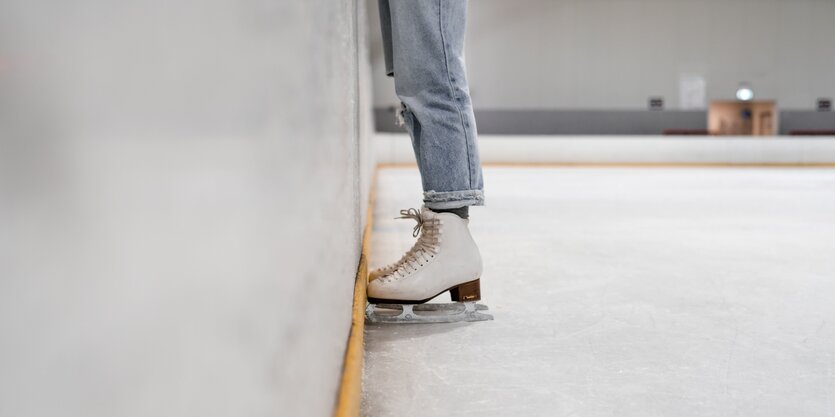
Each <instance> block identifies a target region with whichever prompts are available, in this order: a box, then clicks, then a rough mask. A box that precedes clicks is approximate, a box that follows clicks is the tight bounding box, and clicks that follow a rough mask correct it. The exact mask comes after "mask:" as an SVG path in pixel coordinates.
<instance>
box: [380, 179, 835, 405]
mask: <svg viewBox="0 0 835 417" xmlns="http://www.w3.org/2000/svg"><path fill="white" fill-rule="evenodd" d="M485 184H486V201H487V206H486V207H484V208H473V209H472V210H471V217H472V222H471V229H472V232H473V235H474V237H475V238H476V240H477V242H478V243H479V245H480V248H481V250H482V255H483V258H484V262H485V265H484V267H485V273H484V276H483V278H482V293H483V297H484V298H483V302H484V303H485V304H488V305H489V306H490V309H491V312H492V313H493V314H494V315H495V320H494V321H491V322H479V323H463V324H462V323H459V324H451V325H450V324H432V325H368V326H367V330H366V357H365V363H366V368H365V384H364V403H363V413H364V414H365V415H366V416H375V417H384V416H398V417H408V416H421V417H425V416H482V417H486V416H570V415H577V416H617V417H628V416H636V417H637V416H640V417H646V416H674V417H688V416H723V417H724V416H756V417H768V416H774V417H785V416H835V169H823V168H807V169H804V168H770V169H769V168H487V169H485ZM419 205H420V178H419V176H418V173H417V171H416V170H415V169H403V168H395V169H384V170H382V171H381V172H380V176H379V190H378V201H377V205H376V209H375V214H374V221H375V224H374V237H373V245H372V246H373V247H372V251H373V252H372V256H371V262H372V266H377V265H381V264H384V263H388V262H391V261H393V260H396V259H397V258H398V257H399V256H400V255H401V254H402V252H404V251H405V250H406V249H408V247H409V246H410V245H411V243H412V238H411V234H410V232H411V228H412V226H413V225H412V224H409V222H408V221H403V220H400V221H395V220H393V217H396V216H397V213H398V210H399V209H401V208H407V207H416V206H419ZM448 297H449V296H448V295H442V296H440V297H439V299H440V300H441V301H443V302H447V301H448V300H449V298H448Z"/></svg>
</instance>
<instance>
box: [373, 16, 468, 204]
mask: <svg viewBox="0 0 835 417" xmlns="http://www.w3.org/2000/svg"><path fill="white" fill-rule="evenodd" d="M379 6H380V21H381V22H380V23H381V27H382V29H383V47H384V52H385V57H386V72H387V74H388V75H389V76H393V77H394V86H395V91H396V92H397V96H398V98H400V101H401V103H402V108H401V112H400V115H401V116H402V119H403V122H404V124H405V126H406V130H408V131H409V135H410V136H411V137H412V147H413V148H414V150H415V157H416V159H417V164H418V169H419V170H420V174H421V178H422V181H423V191H424V193H423V201H424V204H425V205H426V206H427V207H429V208H430V209H452V208H459V207H465V206H480V205H483V204H484V191H483V190H484V183H483V179H482V173H481V162H480V160H479V155H478V145H477V143H476V136H477V133H476V123H475V117H474V116H473V105H472V101H471V100H470V89H469V87H468V86H467V74H466V69H465V64H464V31H465V26H466V17H467V0H379Z"/></svg>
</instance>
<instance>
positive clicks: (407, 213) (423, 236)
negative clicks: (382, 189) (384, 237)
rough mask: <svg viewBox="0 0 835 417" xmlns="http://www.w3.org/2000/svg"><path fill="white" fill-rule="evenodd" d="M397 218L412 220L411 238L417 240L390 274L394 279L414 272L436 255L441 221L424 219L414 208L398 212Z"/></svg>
mask: <svg viewBox="0 0 835 417" xmlns="http://www.w3.org/2000/svg"><path fill="white" fill-rule="evenodd" d="M397 218H398V219H412V220H414V221H416V222H417V224H416V225H415V228H414V229H413V230H412V236H413V237H416V238H418V240H417V242H415V245H414V246H413V247H412V249H410V250H409V251H408V252H406V254H405V255H404V256H403V258H402V259H401V260H400V262H399V265H397V269H395V270H394V271H393V272H392V274H391V275H392V276H395V277H403V276H405V275H406V274H407V273H409V272H414V271H416V270H417V269H418V268H420V267H422V266H423V265H424V264H425V263H427V262H429V260H430V259H432V258H434V257H435V255H437V254H438V244H439V243H440V227H439V226H440V224H441V220H440V219H437V218H433V219H424V218H423V216H421V213H420V211H419V210H418V209H415V208H410V209H408V210H400V217H397Z"/></svg>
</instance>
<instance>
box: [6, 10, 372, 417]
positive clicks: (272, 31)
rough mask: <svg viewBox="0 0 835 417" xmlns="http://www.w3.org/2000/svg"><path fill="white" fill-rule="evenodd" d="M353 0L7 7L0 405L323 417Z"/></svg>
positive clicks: (355, 116) (328, 407) (50, 410)
mask: <svg viewBox="0 0 835 417" xmlns="http://www.w3.org/2000/svg"><path fill="white" fill-rule="evenodd" d="M364 5H365V3H364V2H363V1H359V2H355V1H353V0H339V1H334V0H307V1H303V2H285V1H265V0H209V1H205V0H200V1H197V0H182V1H174V2H171V1H163V0H124V1H118V2H101V1H94V0H80V1H74V2H64V1H57V0H4V1H2V2H0V416H10V417H11V416H15V417H27V416H79V417H93V416H102V417H105V416H106V417H113V416H142V417H147V416H200V417H207V416H230V417H231V416H234V417H241V416H279V415H282V416H293V415H297V416H298V415H305V416H326V415H330V413H331V412H332V408H333V405H334V400H335V395H336V389H337V385H338V380H339V374H340V371H341V366H342V359H343V354H344V349H345V343H346V339H347V335H348V330H349V327H350V308H351V301H352V289H353V281H354V274H355V271H356V267H357V262H358V259H359V249H360V233H361V219H362V217H363V215H364V213H365V212H364V209H365V206H364V204H365V201H366V190H367V186H368V180H369V168H370V163H371V161H370V158H369V155H370V153H369V152H368V149H367V144H366V139H365V137H366V135H367V133H368V129H369V124H368V122H369V121H370V113H369V112H368V111H366V110H367V109H368V108H370V89H369V88H368V81H369V78H368V76H367V71H369V70H370V69H369V68H368V67H367V65H366V60H365V57H366V49H365V42H364V41H365V39H364V36H365V33H364V32H365V28H366V24H365V23H364V19H365V16H364ZM358 19H359V20H360V21H362V22H363V23H361V24H359V25H357V23H356V22H357V20H358Z"/></svg>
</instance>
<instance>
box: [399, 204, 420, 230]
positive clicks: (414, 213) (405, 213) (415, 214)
mask: <svg viewBox="0 0 835 417" xmlns="http://www.w3.org/2000/svg"><path fill="white" fill-rule="evenodd" d="M395 219H412V220H414V221H416V222H417V225H415V228H414V229H413V230H412V237H418V235H419V234H420V230H421V229H422V228H423V217H420V211H418V209H416V208H410V209H408V210H400V217H395Z"/></svg>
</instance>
